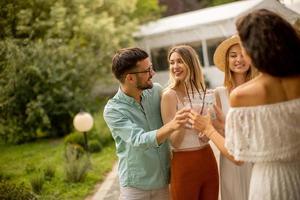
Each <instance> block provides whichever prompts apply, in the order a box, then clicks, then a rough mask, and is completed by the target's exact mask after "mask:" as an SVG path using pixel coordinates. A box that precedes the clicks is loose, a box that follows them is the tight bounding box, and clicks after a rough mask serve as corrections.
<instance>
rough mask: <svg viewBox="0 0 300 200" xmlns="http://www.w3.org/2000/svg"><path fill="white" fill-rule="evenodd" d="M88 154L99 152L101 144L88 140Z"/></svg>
mask: <svg viewBox="0 0 300 200" xmlns="http://www.w3.org/2000/svg"><path fill="white" fill-rule="evenodd" d="M88 144H89V152H91V153H94V152H100V151H101V150H102V148H103V147H102V144H101V143H100V142H99V140H90V141H89V143H88Z"/></svg>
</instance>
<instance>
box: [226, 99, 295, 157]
mask: <svg viewBox="0 0 300 200" xmlns="http://www.w3.org/2000/svg"><path fill="white" fill-rule="evenodd" d="M225 130H226V139H225V147H226V148H227V149H228V150H229V152H230V153H231V154H232V155H233V156H234V157H235V158H236V159H237V160H242V161H249V162H266V161H276V160H284V161H289V160H294V159H298V160H300V99H294V100H290V101H286V102H280V103H275V104H269V105H260V106H252V107H235V108H230V110H229V112H228V114H227V117H226V127H225Z"/></svg>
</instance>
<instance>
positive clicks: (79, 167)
mask: <svg viewBox="0 0 300 200" xmlns="http://www.w3.org/2000/svg"><path fill="white" fill-rule="evenodd" d="M90 167H91V162H90V158H89V156H88V155H87V154H86V153H84V154H82V153H81V152H80V151H78V148H77V146H76V145H67V147H66V150H65V174H66V180H67V181H69V182H73V183H76V182H81V181H83V180H84V178H85V177H86V174H87V172H88V170H89V169H90Z"/></svg>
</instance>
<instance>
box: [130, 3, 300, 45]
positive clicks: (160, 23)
mask: <svg viewBox="0 0 300 200" xmlns="http://www.w3.org/2000/svg"><path fill="white" fill-rule="evenodd" d="M259 8H266V9H269V10H273V11H275V12H276V13H278V14H280V15H281V16H283V17H284V18H286V19H287V20H288V21H290V22H291V23H294V22H295V21H296V19H297V18H299V15H298V14H297V13H296V12H294V11H292V10H290V9H288V8H286V7H285V6H284V5H283V4H281V3H279V2H278V1H276V0H245V1H238V2H234V3H229V4H225V5H220V6H215V7H210V8H205V9H200V10H197V11H192V12H188V13H183V14H179V15H174V16H170V17H166V18H162V19H159V20H157V21H154V22H151V23H149V24H146V25H143V26H141V27H140V31H139V32H137V33H136V37H137V38H139V39H140V40H139V43H140V46H142V47H144V48H146V49H147V50H149V49H152V48H158V47H164V46H172V45H176V44H180V43H189V42H195V41H200V40H207V39H212V38H222V37H228V36H230V35H232V34H234V33H235V32H236V29H235V20H236V18H237V17H239V16H240V15H243V14H245V13H247V12H250V11H252V10H254V9H259Z"/></svg>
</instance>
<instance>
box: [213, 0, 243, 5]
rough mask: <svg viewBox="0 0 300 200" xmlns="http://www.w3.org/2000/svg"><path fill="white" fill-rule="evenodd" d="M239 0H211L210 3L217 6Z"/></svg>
mask: <svg viewBox="0 0 300 200" xmlns="http://www.w3.org/2000/svg"><path fill="white" fill-rule="evenodd" d="M235 1H239V0H210V2H209V5H210V6H217V5H221V4H226V3H231V2H235Z"/></svg>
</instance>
